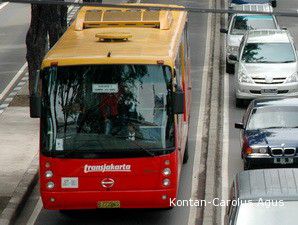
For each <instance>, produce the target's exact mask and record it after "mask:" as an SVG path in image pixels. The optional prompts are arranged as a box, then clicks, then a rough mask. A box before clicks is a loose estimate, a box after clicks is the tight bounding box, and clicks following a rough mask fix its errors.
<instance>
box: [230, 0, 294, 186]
mask: <svg viewBox="0 0 298 225" xmlns="http://www.w3.org/2000/svg"><path fill="white" fill-rule="evenodd" d="M293 9H298V2H297V1H292V0H283V1H278V6H277V8H276V9H275V10H276V11H279V10H280V11H287V10H291V11H293ZM277 19H278V23H279V25H280V27H287V28H288V30H289V31H290V33H291V34H292V36H293V38H294V41H295V46H296V47H298V23H297V22H298V18H297V17H278V18H277ZM226 75H227V76H230V79H229V86H230V89H229V96H230V103H229V125H230V126H229V160H228V162H227V163H228V164H229V167H228V168H229V173H228V174H229V187H230V186H231V183H232V181H233V179H234V177H235V175H236V174H237V173H238V172H240V171H242V170H243V161H242V159H241V155H240V153H241V146H240V136H239V130H237V129H235V128H234V124H235V122H241V121H242V117H243V114H244V112H245V110H246V107H247V105H245V106H244V107H243V108H237V107H236V106H235V85H234V75H228V74H226Z"/></svg>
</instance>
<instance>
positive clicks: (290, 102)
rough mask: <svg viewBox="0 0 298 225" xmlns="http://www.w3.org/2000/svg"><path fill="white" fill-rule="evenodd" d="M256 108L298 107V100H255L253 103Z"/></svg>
mask: <svg viewBox="0 0 298 225" xmlns="http://www.w3.org/2000/svg"><path fill="white" fill-rule="evenodd" d="M251 104H252V105H253V107H254V108H257V107H272V106H295V107H296V106H297V107H298V98H271V99H270V98H268V99H255V100H253V101H252V103H251Z"/></svg>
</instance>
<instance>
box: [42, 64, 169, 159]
mask: <svg viewBox="0 0 298 225" xmlns="http://www.w3.org/2000/svg"><path fill="white" fill-rule="evenodd" d="M42 76H43V107H42V108H43V109H42V110H43V116H42V122H41V123H42V129H41V130H42V148H43V151H48V152H49V151H50V152H52V153H59V152H60V153H61V152H63V151H68V150H69V151H72V152H73V151H74V150H75V151H77V152H78V151H89V152H90V151H91V152H92V151H93V152H99V153H102V154H104V153H109V154H110V153H111V152H113V151H116V152H121V153H123V152H126V151H129V152H130V153H131V152H133V151H136V150H140V149H141V150H144V149H151V150H157V149H165V148H170V147H173V146H174V138H173V136H174V125H173V120H174V116H173V114H172V108H171V104H169V101H170V100H171V96H172V95H171V93H172V92H171V90H172V85H171V84H172V82H171V70H170V68H169V67H166V66H161V65H90V66H67V67H51V68H47V69H45V70H44V71H43V72H42ZM77 152H76V153H77Z"/></svg>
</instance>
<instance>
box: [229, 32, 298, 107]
mask: <svg viewBox="0 0 298 225" xmlns="http://www.w3.org/2000/svg"><path fill="white" fill-rule="evenodd" d="M230 58H231V59H234V60H236V61H237V62H236V65H235V88H236V105H237V106H240V105H242V102H243V99H255V98H260V97H294V96H295V97H296V96H298V74H297V71H298V65H297V53H296V49H295V46H294V42H293V38H292V36H291V35H290V33H289V32H288V31H286V30H251V31H248V32H247V33H246V35H245V36H244V37H243V39H242V41H241V43H240V48H239V52H238V55H231V56H230Z"/></svg>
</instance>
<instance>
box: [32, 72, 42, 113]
mask: <svg viewBox="0 0 298 225" xmlns="http://www.w3.org/2000/svg"><path fill="white" fill-rule="evenodd" d="M39 78H40V72H39V71H36V76H35V80H34V89H33V93H31V94H30V97H29V98H30V117H31V118H40V117H41V96H40V94H39V88H38V86H39Z"/></svg>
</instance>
